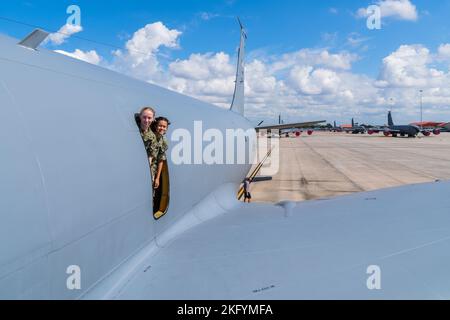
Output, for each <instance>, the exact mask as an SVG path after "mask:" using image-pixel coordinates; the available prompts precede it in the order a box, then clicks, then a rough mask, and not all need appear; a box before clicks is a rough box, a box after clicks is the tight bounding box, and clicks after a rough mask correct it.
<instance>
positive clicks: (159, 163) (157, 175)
mask: <svg viewBox="0 0 450 320" xmlns="http://www.w3.org/2000/svg"><path fill="white" fill-rule="evenodd" d="M162 168H163V162H162V161H159V162H158V170H157V172H156V177H155V183H154V184H155V189H158V188H159V179H160V177H161V172H162Z"/></svg>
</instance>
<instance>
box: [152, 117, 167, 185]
mask: <svg viewBox="0 0 450 320" xmlns="http://www.w3.org/2000/svg"><path fill="white" fill-rule="evenodd" d="M169 125H170V121H169V120H168V119H167V118H164V117H159V118H156V120H155V122H154V123H153V124H152V130H153V132H154V134H155V137H156V149H157V151H155V155H156V156H155V157H154V158H152V165H151V168H152V174H153V175H154V181H153V187H154V188H155V189H158V188H159V186H160V178H161V172H162V169H163V165H164V161H167V155H166V152H167V149H169V144H168V142H167V139H166V137H165V134H166V132H167V129H168V128H169Z"/></svg>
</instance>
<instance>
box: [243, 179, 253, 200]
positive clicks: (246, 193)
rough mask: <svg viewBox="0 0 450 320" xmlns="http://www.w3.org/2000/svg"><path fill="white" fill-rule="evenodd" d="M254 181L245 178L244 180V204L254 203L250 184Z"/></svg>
mask: <svg viewBox="0 0 450 320" xmlns="http://www.w3.org/2000/svg"><path fill="white" fill-rule="evenodd" d="M251 182H252V180H250V178H245V180H244V202H248V203H250V202H251V201H252V195H251V193H250V183H251Z"/></svg>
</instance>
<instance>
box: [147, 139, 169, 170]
mask: <svg viewBox="0 0 450 320" xmlns="http://www.w3.org/2000/svg"><path fill="white" fill-rule="evenodd" d="M155 141H156V142H155V150H154V154H155V156H154V157H153V156H152V164H151V170H152V175H153V178H155V177H156V173H157V172H158V163H159V162H160V161H167V156H166V152H167V149H169V144H168V143H167V139H166V138H165V137H164V136H160V135H159V134H156V135H155Z"/></svg>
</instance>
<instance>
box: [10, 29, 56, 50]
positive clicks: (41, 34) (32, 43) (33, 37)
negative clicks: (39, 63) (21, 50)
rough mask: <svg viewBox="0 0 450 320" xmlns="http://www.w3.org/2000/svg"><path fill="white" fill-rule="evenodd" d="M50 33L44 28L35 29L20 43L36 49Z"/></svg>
mask: <svg viewBox="0 0 450 320" xmlns="http://www.w3.org/2000/svg"><path fill="white" fill-rule="evenodd" d="M48 35H49V33H48V32H47V31H44V30H42V29H35V30H33V32H31V33H30V34H29V35H27V36H26V37H25V38H23V40H21V41H20V42H19V43H18V45H19V46H22V47H25V48H28V49H32V50H36V49H37V47H39V46H40V45H41V43H42V42H44V40H45V39H47V37H48Z"/></svg>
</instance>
